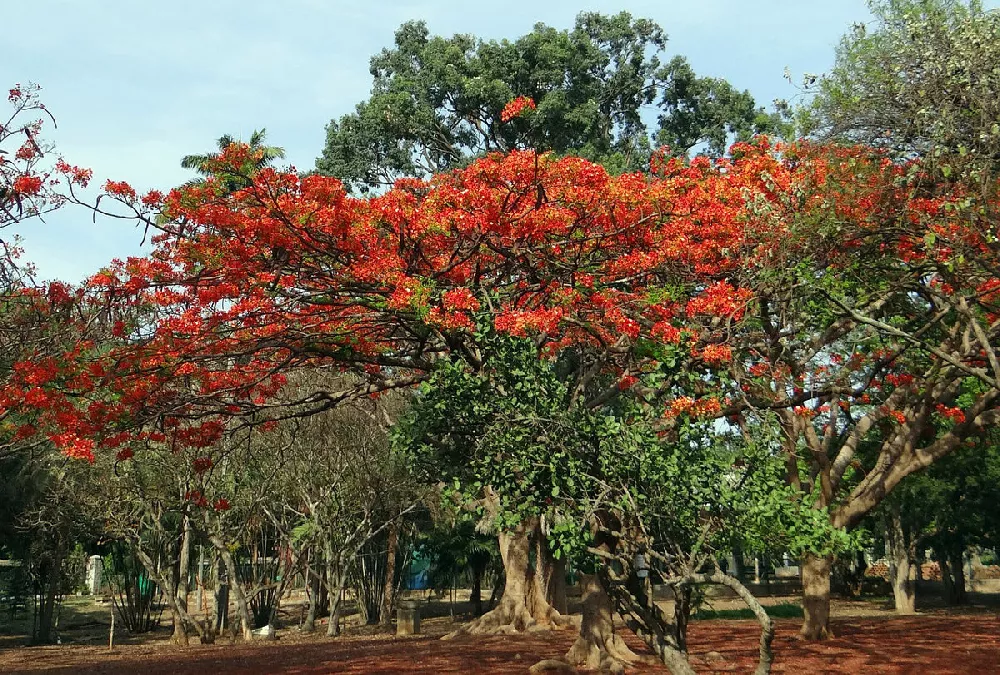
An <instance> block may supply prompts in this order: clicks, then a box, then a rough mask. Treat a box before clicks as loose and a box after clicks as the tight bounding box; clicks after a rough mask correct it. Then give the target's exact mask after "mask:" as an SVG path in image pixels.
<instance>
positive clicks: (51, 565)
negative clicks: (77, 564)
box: [34, 552, 63, 644]
mask: <svg viewBox="0 0 1000 675" xmlns="http://www.w3.org/2000/svg"><path fill="white" fill-rule="evenodd" d="M62 559H63V556H62V554H61V552H57V553H55V554H54V555H53V556H52V557H51V558H50V559H49V562H48V564H47V565H46V567H47V572H46V573H45V575H44V576H43V578H44V580H45V583H44V585H43V586H42V589H41V591H42V592H41V606H40V607H39V609H38V629H37V631H36V632H35V640H34V641H35V642H36V643H38V644H49V643H51V642H53V641H54V640H55V635H54V634H53V632H54V631H53V628H54V624H55V609H56V598H57V597H58V595H59V576H60V575H59V570H60V569H62Z"/></svg>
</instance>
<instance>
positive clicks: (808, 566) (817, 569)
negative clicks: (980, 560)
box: [799, 554, 833, 640]
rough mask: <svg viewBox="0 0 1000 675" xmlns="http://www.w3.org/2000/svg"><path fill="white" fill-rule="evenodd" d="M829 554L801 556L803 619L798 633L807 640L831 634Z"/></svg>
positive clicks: (830, 561) (830, 562)
mask: <svg viewBox="0 0 1000 675" xmlns="http://www.w3.org/2000/svg"><path fill="white" fill-rule="evenodd" d="M832 562H833V561H832V559H831V557H830V556H818V555H813V554H806V555H805V556H803V558H802V610H803V612H804V613H805V621H804V622H803V624H802V630H801V631H799V634H800V635H801V636H802V637H803V638H805V639H807V640H823V639H826V638H828V637H832V636H833V632H832V631H831V630H830V566H831V564H832Z"/></svg>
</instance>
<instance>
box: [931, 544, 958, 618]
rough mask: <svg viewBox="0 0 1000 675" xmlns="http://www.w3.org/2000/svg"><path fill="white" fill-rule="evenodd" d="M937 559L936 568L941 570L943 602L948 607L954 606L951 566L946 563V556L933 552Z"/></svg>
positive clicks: (953, 582)
mask: <svg viewBox="0 0 1000 675" xmlns="http://www.w3.org/2000/svg"><path fill="white" fill-rule="evenodd" d="M934 557H935V558H937V563H938V567H940V568H941V585H942V586H943V587H944V601H945V603H947V604H949V605H954V604H955V580H954V579H952V576H951V565H950V564H949V563H948V556H946V555H945V554H943V553H938V552H937V551H934Z"/></svg>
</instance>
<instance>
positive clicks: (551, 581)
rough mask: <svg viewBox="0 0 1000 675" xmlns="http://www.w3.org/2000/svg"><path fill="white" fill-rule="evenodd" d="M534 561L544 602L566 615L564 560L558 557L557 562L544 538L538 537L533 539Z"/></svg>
mask: <svg viewBox="0 0 1000 675" xmlns="http://www.w3.org/2000/svg"><path fill="white" fill-rule="evenodd" d="M535 560H536V568H537V570H538V583H539V585H540V587H541V589H542V591H543V593H544V595H545V600H546V602H548V604H550V605H551V606H552V607H553V608H554V609H555V610H556V611H557V612H559V613H560V614H566V611H567V601H566V559H565V558H562V557H560V558H559V559H558V560H557V559H556V558H555V557H554V556H553V555H552V551H551V550H549V546H548V542H547V541H546V540H545V537H543V536H540V535H539V536H536V537H535Z"/></svg>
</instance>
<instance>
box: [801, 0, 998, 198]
mask: <svg viewBox="0 0 1000 675" xmlns="http://www.w3.org/2000/svg"><path fill="white" fill-rule="evenodd" d="M869 4H870V8H871V11H872V14H873V15H874V17H875V21H874V25H865V24H857V25H856V26H855V27H854V29H853V30H852V31H851V32H850V33H848V34H847V35H846V36H845V37H844V38H843V39H842V41H841V43H840V45H839V47H838V49H837V56H836V63H835V65H834V67H833V69H832V70H831V71H830V72H829V73H828V74H827V75H825V76H823V77H822V78H820V79H819V81H818V82H817V83H816V84H815V85H814V86H813V87H811V91H813V92H815V94H816V95H815V97H814V99H813V100H812V102H811V103H810V104H808V105H807V106H806V107H805V110H804V111H803V113H804V114H803V116H802V120H803V122H804V126H803V131H804V132H805V133H807V134H810V135H815V136H818V137H820V138H823V139H836V140H840V141H845V142H849V143H863V144H866V145H871V146H873V147H880V148H887V149H889V150H891V151H892V152H893V153H894V154H895V155H896V156H897V157H909V156H913V155H918V156H921V157H923V158H925V160H927V161H933V162H935V163H938V162H940V163H941V167H940V168H941V170H942V171H946V172H947V173H948V175H949V176H950V175H952V173H954V175H955V176H958V175H960V174H962V175H966V178H972V179H974V180H976V181H989V180H990V179H991V178H992V177H995V176H996V171H997V167H998V161H1000V126H998V123H997V120H998V119H1000V107H998V106H1000V103H998V102H997V101H998V97H997V94H998V92H1000V74H998V73H997V72H996V68H995V64H996V63H997V61H998V59H1000V13H997V12H996V11H987V10H984V9H983V5H982V3H981V2H979V1H978V0H872V1H871V2H870V3H869Z"/></svg>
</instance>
